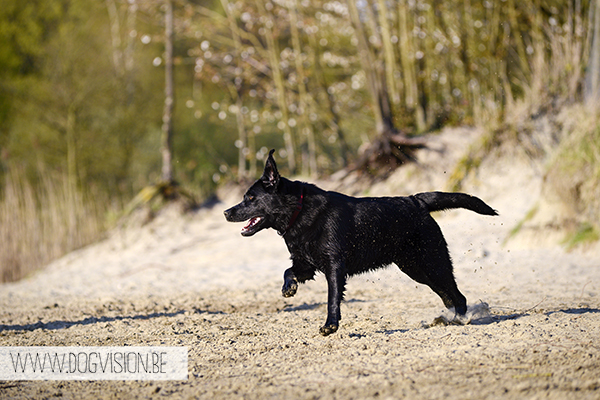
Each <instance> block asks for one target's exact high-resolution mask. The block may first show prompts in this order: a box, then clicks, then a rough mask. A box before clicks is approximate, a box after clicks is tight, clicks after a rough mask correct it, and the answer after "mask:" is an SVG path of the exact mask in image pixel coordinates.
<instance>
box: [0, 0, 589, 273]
mask: <svg viewBox="0 0 600 400" xmlns="http://www.w3.org/2000/svg"><path fill="white" fill-rule="evenodd" d="M167 2H172V3H171V4H172V6H173V10H174V39H173V46H174V54H173V60H172V62H173V65H174V75H175V76H174V81H175V108H174V115H173V139H172V149H171V151H172V154H173V171H174V172H173V175H174V179H175V180H176V181H177V182H179V183H180V184H181V185H183V186H184V187H186V188H187V189H188V190H189V191H192V192H194V193H195V194H196V195H197V196H198V198H200V199H201V198H205V197H207V196H208V195H209V194H210V193H212V191H213V190H214V188H215V186H216V185H217V184H219V183H222V182H224V181H228V180H233V179H235V180H242V179H249V178H250V179H251V178H254V177H255V176H256V175H257V173H258V172H257V171H260V168H261V166H262V160H263V159H264V157H265V156H266V154H267V152H268V149H270V148H276V149H277V150H278V157H279V159H280V160H281V162H280V164H281V167H282V170H283V173H285V174H302V175H304V176H310V177H315V176H318V175H322V174H327V173H331V172H333V171H336V170H339V169H341V168H345V167H348V166H349V165H352V164H356V163H357V162H359V161H360V158H361V155H363V154H368V149H369V147H371V148H376V149H377V150H376V151H375V152H374V154H375V158H377V157H379V156H381V154H383V153H385V155H386V156H387V158H385V159H384V161H385V163H388V164H390V166H392V164H393V165H396V164H399V163H402V162H403V161H406V160H407V159H410V156H411V154H410V149H411V147H412V146H415V145H419V142H418V141H417V142H415V141H414V139H415V138H416V137H418V136H419V135H421V134H423V133H425V132H429V131H432V130H436V129H439V128H441V127H443V126H447V125H460V124H467V125H485V126H489V127H490V129H495V127H497V126H500V125H502V124H503V123H506V122H507V121H511V120H513V119H514V118H515V115H537V114H539V113H543V112H548V110H551V109H553V108H555V107H557V106H559V105H560V104H564V103H575V102H582V101H585V102H591V101H592V100H594V99H596V98H597V95H598V86H599V81H600V54H597V53H599V52H600V50H598V49H599V48H600V41H598V35H600V11H599V8H600V7H599V6H598V4H597V3H598V1H597V0H568V1H558V0H535V1H529V2H518V1H515V0H498V1H491V0H469V1H464V0H460V1H454V0H447V1H441V0H342V1H324V0H314V1H313V0H311V1H309V0H271V1H263V0H237V1H236V0H103V1H88V0H28V1H18V0H3V2H2V7H0V182H1V185H0V190H1V191H0V198H1V199H2V201H3V203H2V204H3V206H2V207H3V208H2V210H3V211H2V213H1V214H0V215H2V217H0V218H2V220H0V224H2V226H3V229H1V230H0V231H2V232H3V233H1V235H2V238H0V239H1V240H3V243H13V244H12V245H11V246H13V247H12V250H11V251H10V252H9V251H8V250H6V251H5V252H4V253H6V254H4V255H3V256H2V257H3V258H2V257H0V258H2V259H0V262H2V263H3V264H7V263H8V261H6V260H9V259H10V260H12V261H10V262H11V263H13V264H15V265H21V264H24V262H23V261H19V260H18V258H19V257H18V254H19V252H24V251H25V252H26V251H29V250H28V249H29V248H30V247H31V246H37V245H35V244H31V243H29V244H24V243H25V242H19V240H18V239H16V238H15V236H16V233H15V232H14V231H11V229H10V228H6V227H10V226H11V224H13V225H14V224H17V223H18V222H17V221H21V220H22V219H27V218H31V217H32V213H33V212H34V211H32V210H33V209H35V210H37V211H36V212H39V213H40V217H39V221H38V223H39V224H51V222H50V221H51V220H53V221H54V220H55V221H56V222H52V223H57V224H60V221H61V219H62V220H66V219H69V218H70V221H72V224H74V225H73V226H72V227H71V229H70V230H67V233H66V234H67V235H69V234H70V235H75V236H78V235H79V236H81V232H84V231H85V232H88V231H89V235H88V236H86V237H84V238H78V240H65V241H64V242H65V244H64V246H63V245H61V246H63V247H61V249H62V250H57V251H55V252H53V253H52V255H51V256H50V255H49V256H48V257H45V256H40V259H41V260H42V261H39V263H42V264H43V263H44V262H47V260H48V259H51V258H52V257H55V256H56V255H57V254H60V253H61V251H62V252H66V251H69V250H71V249H72V248H76V247H77V246H81V245H83V244H85V243H88V242H90V241H92V240H94V239H95V238H97V237H98V234H100V232H102V231H103V229H104V228H105V227H106V226H107V224H108V223H109V222H107V221H109V219H107V217H106V215H115V213H117V212H118V211H119V210H121V209H122V208H123V203H124V202H127V201H129V200H130V199H132V198H133V197H134V196H135V195H136V193H138V192H139V191H140V190H141V189H142V188H144V187H146V186H148V185H150V184H154V183H156V182H157V181H158V180H159V178H160V169H161V155H160V145H161V143H160V134H161V125H162V123H163V121H162V120H163V104H164V101H165V100H164V99H165V94H164V85H165V76H164V75H165V71H164V66H165V62H166V61H167V60H165V40H166V39H165V10H166V9H167V7H166V5H167ZM375 144H377V146H375ZM390 160H393V161H395V163H390ZM385 165H387V164H384V168H385ZM56 188H63V192H62V193H61V194H60V196H59V195H58V194H57V193H58V189H56ZM25 192H27V193H25ZM19 193H20V194H19ZM54 195H55V196H59V197H60V199H63V200H61V201H62V202H63V203H64V202H68V201H71V202H72V206H71V207H60V210H59V209H58V208H57V209H55V210H47V209H45V208H47V207H48V206H47V205H48V204H54V203H60V201H58V200H56V201H50V200H49V199H48V196H54ZM10 196H14V198H13V199H9V198H8V197H10ZM28 196H29V197H31V198H30V199H29V200H27V199H26V198H28ZM57 199H58V197H57ZM65 199H66V200H65ZM69 199H70V200H69ZM28 202H29V203H28ZM30 203H31V204H30ZM9 204H10V206H8V205H9ZM31 207H33V208H31ZM76 207H79V208H81V209H78V210H75V208H76ZM88 210H90V211H89V212H88ZM68 212H72V213H73V215H70V216H68V215H62V214H60V213H68ZM52 213H56V214H57V215H56V216H55V217H53V219H52V218H48V219H47V220H45V219H44V218H46V217H43V215H46V216H47V215H50V214H52ZM61 215H62V216H61ZM85 215H89V216H90V217H89V218H91V219H94V221H93V223H92V222H88V221H85V217H84V216H85ZM43 221H46V222H43ZM88 225H93V226H94V228H93V229H83V226H88ZM23 229H25V228H23ZM45 229H47V230H48V231H49V232H52V231H53V230H56V229H58V228H55V227H52V225H49V227H47V228H45ZM25 231H26V229H25ZM69 232H70V233H69ZM30 236H31V235H30ZM40 241H41V242H40V243H42V242H44V239H40ZM40 246H41V245H40ZM4 247H5V249H7V248H9V247H10V246H8V245H7V246H4ZM42 247H43V246H42ZM7 254H8V255H7ZM15 254H17V255H15ZM39 263H38V264H39ZM16 268H17V269H18V268H19V267H16ZM21 268H22V269H23V267H21ZM23 271H25V270H24V269H23ZM23 271H21V272H19V273H16V274H14V276H13V275H10V276H5V277H4V279H5V280H11V279H16V278H15V277H17V276H22V275H23V274H24V273H26V271H25V272H23Z"/></svg>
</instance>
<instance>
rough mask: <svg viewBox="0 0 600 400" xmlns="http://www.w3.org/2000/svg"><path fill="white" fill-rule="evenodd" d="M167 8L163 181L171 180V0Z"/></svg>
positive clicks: (162, 149)
mask: <svg viewBox="0 0 600 400" xmlns="http://www.w3.org/2000/svg"><path fill="white" fill-rule="evenodd" d="M166 5H167V10H166V14H165V107H164V113H163V124H162V135H161V154H162V174H161V179H162V181H163V182H165V183H169V182H172V181H173V166H172V160H171V157H172V155H171V142H172V135H173V106H174V102H175V98H174V95H173V94H174V85H173V2H172V0H166Z"/></svg>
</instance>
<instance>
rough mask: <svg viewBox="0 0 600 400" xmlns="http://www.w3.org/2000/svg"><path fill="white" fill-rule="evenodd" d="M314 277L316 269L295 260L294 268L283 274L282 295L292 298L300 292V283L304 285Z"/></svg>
mask: <svg viewBox="0 0 600 400" xmlns="http://www.w3.org/2000/svg"><path fill="white" fill-rule="evenodd" d="M314 277H315V269H314V268H313V267H312V266H310V264H308V263H304V262H300V261H299V260H297V259H294V260H293V265H292V267H291V268H288V269H286V270H285V272H284V273H283V287H282V288H281V294H282V295H283V297H292V296H293V295H295V294H296V291H297V290H298V283H304V282H306V281H308V280H311V279H314Z"/></svg>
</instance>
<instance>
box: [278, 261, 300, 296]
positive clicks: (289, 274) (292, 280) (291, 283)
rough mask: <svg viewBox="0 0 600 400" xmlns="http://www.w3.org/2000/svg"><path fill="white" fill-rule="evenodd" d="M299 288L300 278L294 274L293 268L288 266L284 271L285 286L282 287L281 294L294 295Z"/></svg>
mask: <svg viewBox="0 0 600 400" xmlns="http://www.w3.org/2000/svg"><path fill="white" fill-rule="evenodd" d="M297 290H298V278H296V274H294V270H293V268H288V269H286V270H285V272H284V273H283V287H282V288H281V294H282V295H283V297H292V296H293V295H295V294H296V291H297Z"/></svg>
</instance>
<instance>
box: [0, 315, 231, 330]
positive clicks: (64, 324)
mask: <svg viewBox="0 0 600 400" xmlns="http://www.w3.org/2000/svg"><path fill="white" fill-rule="evenodd" d="M185 312H187V310H178V311H173V312H153V313H150V314H137V315H118V316H113V317H109V316H106V315H104V316H100V317H93V316H92V317H87V318H83V319H80V320H76V321H66V320H56V321H49V322H42V321H39V322H36V323H33V324H22V325H21V324H15V325H3V324H0V332H4V331H35V330H36V329H45V330H61V329H68V328H70V327H72V326H86V325H93V324H99V323H107V322H108V323H110V322H115V321H127V320H130V321H136V320H138V321H139V320H141V321H143V320H152V319H155V318H170V317H175V316H177V315H180V314H184V313H185ZM196 312H199V313H208V314H224V312H221V311H199V310H196Z"/></svg>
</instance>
